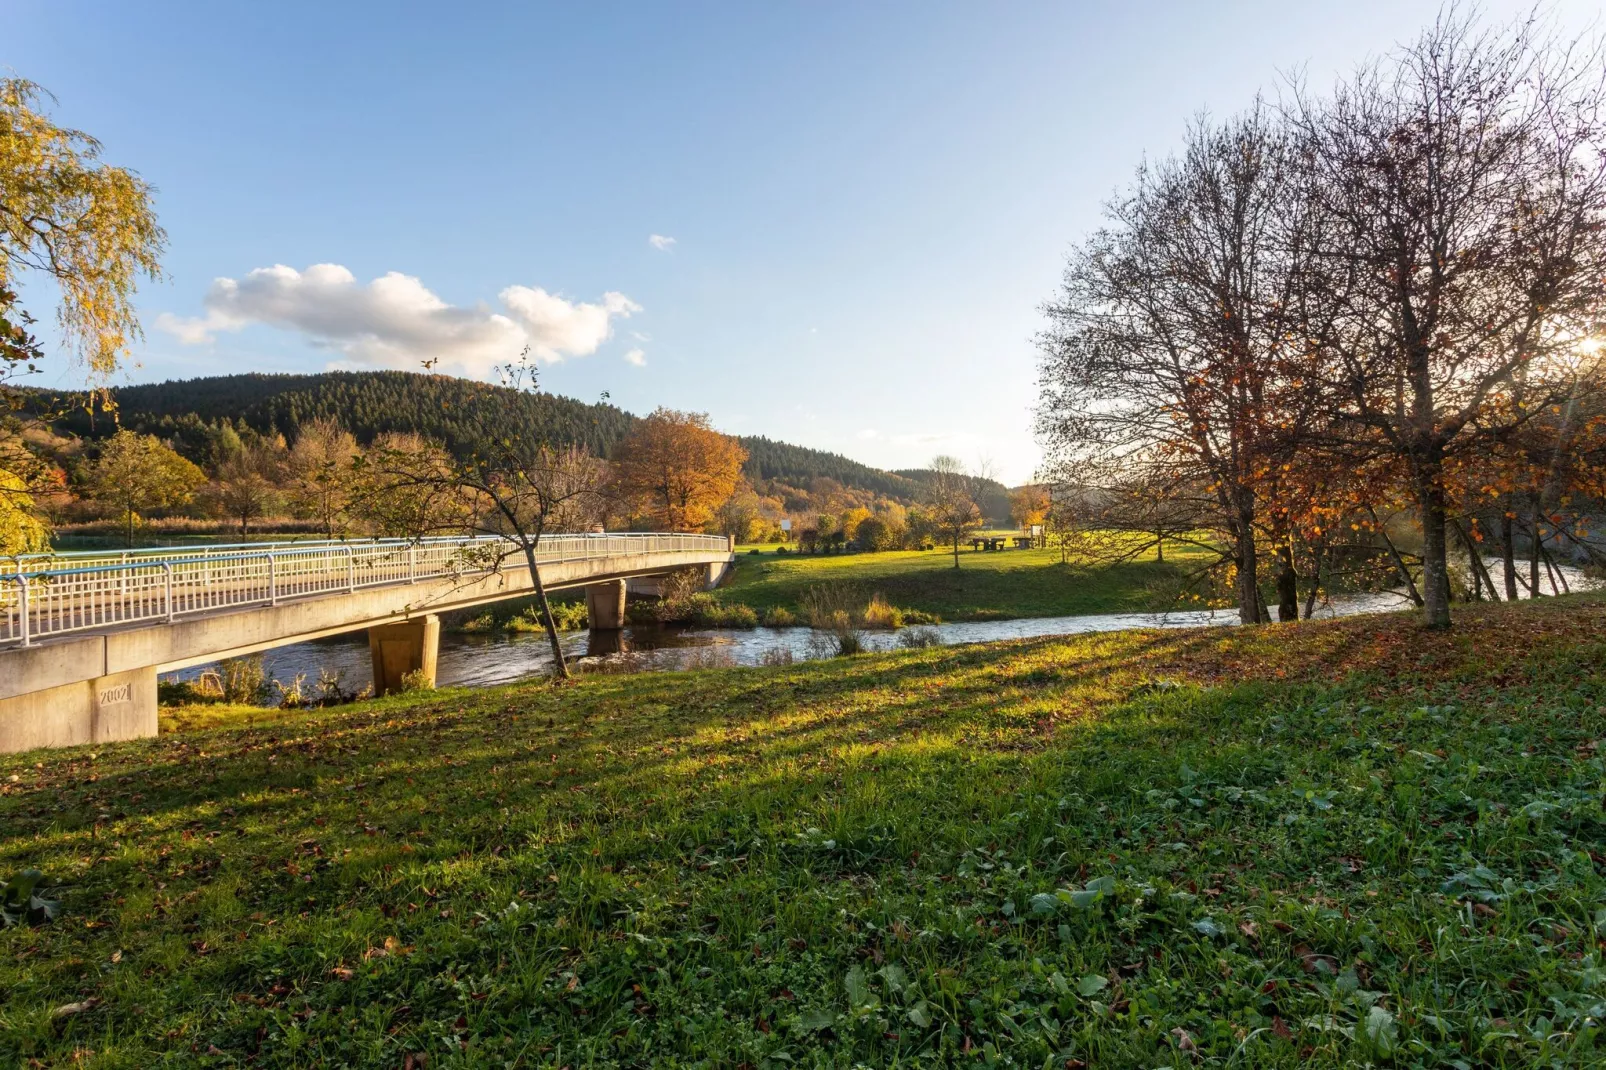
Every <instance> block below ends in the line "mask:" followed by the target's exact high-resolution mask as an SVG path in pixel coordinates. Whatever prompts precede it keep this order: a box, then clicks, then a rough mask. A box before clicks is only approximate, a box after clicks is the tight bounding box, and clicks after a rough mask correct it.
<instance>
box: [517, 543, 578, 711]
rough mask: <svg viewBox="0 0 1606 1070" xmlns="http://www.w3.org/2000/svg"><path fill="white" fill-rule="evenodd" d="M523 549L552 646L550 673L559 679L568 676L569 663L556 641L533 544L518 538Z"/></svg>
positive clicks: (550, 608) (556, 635)
mask: <svg viewBox="0 0 1606 1070" xmlns="http://www.w3.org/2000/svg"><path fill="white" fill-rule="evenodd" d="M519 544H520V546H521V547H522V548H523V550H524V563H525V564H526V565H528V566H529V569H530V583H531V584H532V585H533V586H534V587H535V601H536V604H537V605H539V606H540V607H541V626H542V627H543V628H545V629H546V639H547V642H548V643H550V644H551V646H552V675H553V676H556V677H557V678H558V679H560V680H567V679H568V678H569V663H568V662H566V661H564V660H563V644H562V643H559V642H558V626H557V625H556V624H555V623H554V622H553V620H552V607H551V606H550V605H548V604H547V600H546V584H544V583H542V582H541V569H540V566H538V565H537V564H536V563H535V545H534V544H533V543H531V542H530V541H528V540H527V539H520V540H519Z"/></svg>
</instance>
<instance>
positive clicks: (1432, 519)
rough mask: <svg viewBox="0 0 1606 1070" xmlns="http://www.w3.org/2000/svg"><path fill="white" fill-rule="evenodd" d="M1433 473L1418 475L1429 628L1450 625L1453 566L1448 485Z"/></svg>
mask: <svg viewBox="0 0 1606 1070" xmlns="http://www.w3.org/2000/svg"><path fill="white" fill-rule="evenodd" d="M1436 473H1437V466H1434V470H1433V471H1432V472H1422V473H1420V474H1418V476H1417V478H1416V502H1417V508H1418V510H1420V512H1421V519H1422V619H1423V623H1425V624H1426V625H1427V626H1428V627H1429V628H1448V627H1449V626H1450V566H1449V561H1448V559H1447V551H1448V547H1447V546H1446V543H1445V537H1444V535H1445V518H1444V488H1442V487H1440V486H1439V481H1438V479H1437V478H1436Z"/></svg>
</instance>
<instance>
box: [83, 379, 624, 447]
mask: <svg viewBox="0 0 1606 1070" xmlns="http://www.w3.org/2000/svg"><path fill="white" fill-rule="evenodd" d="M112 397H113V399H114V400H115V401H116V404H117V407H118V411H119V415H120V417H121V419H122V422H123V424H124V426H127V427H132V428H134V429H135V430H138V431H143V432H147V433H151V434H163V433H164V432H166V431H168V430H169V429H171V428H174V427H176V426H178V425H179V424H180V423H181V422H183V421H185V420H187V419H196V420H199V421H201V422H202V423H208V424H210V423H216V422H218V421H219V420H232V421H234V422H235V423H236V425H238V424H240V423H244V424H245V425H248V426H249V427H251V428H252V429H253V430H255V431H257V432H260V433H263V434H272V433H274V432H277V433H279V434H282V435H284V436H285V437H286V438H294V437H295V430H296V428H297V427H298V426H299V425H300V424H302V423H305V422H306V421H308V420H312V419H316V418H318V417H333V418H335V419H338V420H339V421H340V422H341V423H342V424H344V425H345V426H346V427H347V428H348V429H350V431H351V433H352V434H354V435H356V436H357V439H358V441H360V442H363V443H367V442H370V441H372V440H373V439H374V437H375V436H377V435H380V434H383V433H385V432H387V431H411V432H416V433H418V434H421V435H425V436H428V437H430V438H434V439H439V440H440V441H442V442H445V443H446V445H447V446H448V447H450V448H451V449H454V450H460V449H466V448H469V447H470V446H472V444H473V443H472V438H473V436H474V434H475V431H474V426H475V424H477V423H478V422H479V421H480V420H484V418H485V417H484V414H483V412H481V413H478V414H477V415H476V420H475V422H474V423H470V421H468V420H467V419H466V415H465V414H466V413H467V411H468V408H469V406H470V405H471V404H472V405H476V406H481V407H483V406H486V405H490V406H493V407H494V409H495V414H494V416H493V418H492V420H491V423H492V424H493V426H495V427H497V428H498V429H499V430H500V431H502V433H505V434H510V435H515V436H533V437H543V438H548V439H550V440H552V441H553V442H556V443H563V444H568V443H579V444H583V445H585V446H588V447H589V448H590V449H591V450H592V451H593V452H594V453H599V454H604V455H605V454H607V453H608V452H609V451H611V450H612V449H613V447H614V445H615V444H616V443H618V441H619V440H620V439H621V438H623V437H624V436H625V435H626V434H627V433H628V432H629V430H630V428H631V426H632V425H633V424H634V423H635V421H636V417H634V416H632V415H631V414H630V413H627V412H625V411H624V410H623V409H619V408H616V407H614V406H612V405H606V404H587V403H585V402H581V401H575V400H574V399H572V398H566V397H560V396H558V395H556V394H541V393H537V394H530V393H524V392H521V391H517V390H509V389H507V388H506V387H500V386H492V385H490V384H487V383H479V382H475V381H473V380H469V379H458V378H455V377H453V376H449V375H422V374H419V373H416V372H395V371H379V372H321V373H319V374H316V375H260V374H250V375H223V376H212V377H208V378H202V379H182V380H173V381H170V382H165V383H146V384H141V385H138V386H125V387H118V388H117V389H116V390H114V391H112ZM68 426H69V427H70V428H71V429H72V430H74V431H77V432H78V433H80V434H84V435H93V434H94V432H95V430H96V428H92V427H91V426H90V425H89V422H88V420H87V419H86V418H85V417H84V415H83V414H82V413H76V414H75V415H74V416H73V417H72V418H71V419H70V420H69V421H68ZM98 429H99V430H101V431H102V432H103V431H104V424H103V423H102V424H101V425H100V426H99V428H98Z"/></svg>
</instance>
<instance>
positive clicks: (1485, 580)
mask: <svg viewBox="0 0 1606 1070" xmlns="http://www.w3.org/2000/svg"><path fill="white" fill-rule="evenodd" d="M1455 530H1456V534H1457V535H1460V536H1461V544H1462V545H1463V546H1465V547H1466V548H1467V560H1468V561H1469V562H1471V564H1472V587H1473V591H1474V597H1475V598H1476V599H1477V600H1478V601H1480V602H1481V601H1483V589H1484V588H1485V587H1488V588H1489V601H1491V602H1498V601H1500V595H1499V594H1497V593H1496V592H1495V586H1494V577H1493V576H1491V575H1489V566H1487V565H1485V564H1484V563H1483V555H1482V554H1480V553H1479V552H1478V544H1477V543H1476V542H1475V541H1473V538H1472V535H1471V533H1470V532H1468V531H1467V529H1466V528H1465V527H1464V526H1462V524H1461V521H1459V520H1457V521H1456V522H1455Z"/></svg>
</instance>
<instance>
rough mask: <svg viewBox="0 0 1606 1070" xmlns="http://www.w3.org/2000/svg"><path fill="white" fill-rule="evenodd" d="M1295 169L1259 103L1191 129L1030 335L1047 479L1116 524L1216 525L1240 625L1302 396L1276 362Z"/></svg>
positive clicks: (1080, 259) (1081, 258)
mask: <svg viewBox="0 0 1606 1070" xmlns="http://www.w3.org/2000/svg"><path fill="white" fill-rule="evenodd" d="M1289 174H1290V165H1289V160H1288V153H1287V145H1286V139H1285V138H1284V136H1283V133H1282V131H1281V129H1280V126H1279V124H1278V123H1277V122H1276V121H1275V117H1274V116H1273V115H1272V114H1271V113H1270V112H1269V111H1268V110H1267V109H1265V108H1264V107H1261V106H1259V105H1257V106H1256V107H1255V108H1253V109H1252V110H1251V111H1250V112H1248V113H1247V114H1246V115H1244V116H1243V117H1241V118H1238V119H1235V120H1232V121H1230V122H1227V123H1224V124H1220V125H1210V124H1208V123H1206V122H1204V121H1203V120H1201V121H1199V122H1197V123H1195V124H1194V126H1193V127H1192V129H1191V130H1190V131H1189V135H1188V141H1187V145H1186V147H1185V149H1184V151H1183V153H1182V155H1181V156H1180V157H1179V158H1177V159H1173V160H1168V161H1165V162H1163V163H1161V164H1159V165H1156V166H1145V167H1144V168H1142V169H1140V171H1139V173H1138V177H1137V181H1136V184H1135V185H1134V187H1133V189H1132V191H1131V192H1130V194H1129V195H1128V196H1126V197H1125V198H1123V199H1122V200H1120V201H1119V202H1116V203H1114V204H1112V205H1111V206H1110V207H1109V209H1108V211H1107V215H1108V219H1109V223H1108V225H1107V226H1106V227H1105V229H1103V230H1101V231H1100V232H1098V233H1097V234H1095V235H1094V236H1093V237H1092V238H1091V239H1090V240H1089V241H1088V242H1087V243H1085V244H1084V245H1083V246H1082V248H1080V249H1079V250H1077V251H1076V252H1075V253H1073V254H1072V257H1071V259H1070V263H1069V265H1068V266H1067V268H1066V271H1065V276H1064V281H1063V284H1062V287H1061V291H1060V294H1059V296H1058V297H1057V298H1056V299H1055V300H1054V301H1052V302H1051V303H1049V304H1048V305H1047V306H1046V307H1045V309H1044V311H1045V312H1046V314H1047V315H1048V319H1049V328H1048V329H1047V330H1046V331H1045V332H1044V333H1043V334H1042V335H1041V336H1040V338H1039V345H1040V349H1041V352H1042V365H1041V380H1040V381H1041V389H1042V398H1041V402H1040V405H1039V408H1038V411H1037V429H1038V435H1039V439H1040V441H1041V442H1042V443H1043V446H1044V449H1045V452H1046V454H1047V455H1048V464H1049V469H1050V472H1051V475H1052V476H1053V478H1054V479H1055V481H1056V482H1061V483H1065V484H1067V485H1071V486H1077V487H1081V488H1084V490H1085V491H1087V492H1091V493H1092V496H1093V498H1094V499H1095V500H1097V501H1098V502H1099V504H1100V506H1101V509H1100V511H1101V513H1102V514H1103V516H1104V518H1105V519H1106V520H1107V521H1109V522H1112V523H1115V524H1116V526H1117V527H1125V528H1127V529H1130V530H1133V531H1145V530H1148V531H1152V530H1155V529H1156V528H1160V529H1162V531H1163V529H1165V528H1167V527H1170V526H1172V525H1173V524H1174V523H1175V521H1176V519H1179V518H1180V519H1182V520H1183V521H1184V522H1185V523H1188V524H1197V525H1199V526H1200V527H1203V528H1206V529H1210V530H1214V531H1217V532H1219V533H1220V534H1221V535H1222V536H1223V537H1224V541H1225V543H1226V545H1227V547H1228V550H1227V552H1226V553H1225V554H1224V555H1223V559H1224V561H1223V563H1225V564H1228V565H1230V569H1231V572H1232V573H1233V575H1234V577H1235V584H1236V592H1237V601H1238V610H1239V618H1240V620H1242V621H1243V622H1244V623H1246V624H1250V623H1256V622H1258V621H1260V620H1261V619H1263V615H1264V610H1263V602H1262V599H1261V597H1260V593H1259V590H1258V584H1257V576H1258V571H1257V565H1258V554H1259V549H1258V546H1257V535H1258V531H1259V527H1260V525H1261V523H1262V521H1263V519H1264V518H1263V516H1262V505H1263V501H1262V499H1263V498H1264V497H1265V496H1266V495H1267V494H1268V493H1269V491H1270V489H1271V488H1272V486H1273V485H1272V484H1270V483H1268V480H1267V475H1268V473H1269V472H1270V471H1271V470H1272V469H1273V468H1274V467H1275V463H1276V461H1277V460H1278V459H1279V458H1280V457H1281V456H1282V455H1283V454H1285V453H1287V452H1288V448H1289V447H1288V435H1289V432H1290V431H1291V430H1292V429H1295V428H1297V427H1298V422H1297V421H1291V420H1289V419H1287V415H1288V414H1289V413H1290V412H1291V411H1295V410H1297V409H1298V408H1299V403H1298V402H1296V401H1295V400H1293V397H1292V395H1295V394H1297V393H1299V392H1300V390H1301V387H1300V385H1299V383H1298V381H1297V380H1296V379H1294V378H1293V377H1291V376H1289V375H1288V374H1287V370H1286V364H1287V360H1288V356H1289V354H1288V351H1287V343H1288V335H1289V332H1288V330H1287V324H1286V320H1287V316H1288V311H1287V310H1288V309H1289V308H1290V307H1291V306H1292V302H1291V301H1290V293H1289V291H1290V287H1291V285H1292V281H1293V273H1292V272H1291V271H1290V268H1289V264H1288V250H1289V249H1290V248H1291V246H1290V245H1289V244H1288V243H1287V242H1286V241H1284V240H1283V232H1284V230H1285V229H1286V228H1287V226H1288V222H1287V219H1286V216H1287V214H1288V199H1287V196H1286V194H1287V191H1288V187H1289ZM1158 502H1165V503H1167V505H1166V507H1165V508H1164V509H1157V508H1156V507H1155V506H1156V503H1158ZM1121 507H1126V509H1127V510H1128V511H1129V512H1130V519H1129V520H1128V521H1123V520H1120V519H1119V514H1120V511H1121ZM1164 537H1165V536H1164V534H1163V533H1162V534H1161V535H1160V538H1164ZM1127 544H1128V545H1129V544H1130V540H1129V541H1128V543H1127Z"/></svg>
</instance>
